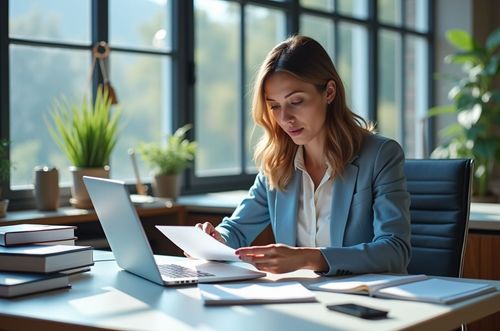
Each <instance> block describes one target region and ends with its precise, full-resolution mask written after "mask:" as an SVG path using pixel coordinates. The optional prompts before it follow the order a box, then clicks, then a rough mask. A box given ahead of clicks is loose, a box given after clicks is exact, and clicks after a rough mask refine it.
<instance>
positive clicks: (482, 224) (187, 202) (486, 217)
mask: <svg viewBox="0 0 500 331" xmlns="http://www.w3.org/2000/svg"><path fill="white" fill-rule="evenodd" d="M247 194H248V191H246V190H239V191H227V192H218V193H208V194H199V195H190V196H181V197H179V199H178V200H177V201H176V203H175V204H169V205H168V206H158V205H157V204H153V205H149V206H148V205H146V204H143V205H141V206H139V207H138V208H137V211H138V214H139V216H154V215H164V214H171V213H184V212H186V211H187V212H194V213H216V214H225V215H231V214H232V213H233V211H234V209H235V208H236V207H237V206H238V204H239V203H240V202H241V200H243V199H244V198H245V197H246V196H247ZM68 218H71V221H74V222H90V221H94V220H95V219H96V215H95V212H94V211H93V210H90V211H89V210H85V209H75V208H72V207H62V208H59V210H58V211H55V212H41V211H37V210H25V211H9V212H8V213H7V216H6V217H4V218H1V219H0V223H9V224H16V223H21V222H26V221H32V222H38V223H50V224H58V223H61V224H62V223H63V222H68ZM4 225H6V224H4ZM469 229H470V230H477V231H500V204H498V203H476V202H473V203H471V208H470V222H469Z"/></svg>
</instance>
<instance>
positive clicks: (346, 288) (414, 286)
mask: <svg viewBox="0 0 500 331" xmlns="http://www.w3.org/2000/svg"><path fill="white" fill-rule="evenodd" d="M309 288H310V289H312V290H319V291H331V292H342V293H361V294H362V293H365V294H368V295H370V296H374V297H380V298H391V299H401V300H412V301H423V302H432V303H440V304H451V303H454V302H457V301H461V300H465V299H468V298H471V297H475V296H480V295H483V294H486V293H489V292H494V291H496V288H495V287H494V286H492V285H489V284H487V283H481V282H479V281H478V282H470V281H466V280H461V279H445V278H434V277H429V276H426V275H388V274H366V275H358V276H354V277H346V278H340V279H332V280H328V281H323V282H319V283H316V284H311V285H309Z"/></svg>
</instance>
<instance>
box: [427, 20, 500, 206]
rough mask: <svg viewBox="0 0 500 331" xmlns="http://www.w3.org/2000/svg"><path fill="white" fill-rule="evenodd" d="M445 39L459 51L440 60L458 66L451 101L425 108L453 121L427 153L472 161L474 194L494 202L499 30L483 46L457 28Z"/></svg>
mask: <svg viewBox="0 0 500 331" xmlns="http://www.w3.org/2000/svg"><path fill="white" fill-rule="evenodd" d="M446 38H447V39H448V41H449V42H450V43H451V44H452V45H453V46H455V47H456V48H457V49H458V51H457V52H455V53H453V54H450V55H448V56H447V57H446V58H445V61H447V62H449V63H455V64H461V65H462V69H463V72H464V75H463V76H462V77H457V78H455V79H454V81H455V85H454V86H453V87H452V89H451V90H450V92H449V98H450V99H451V100H452V101H453V103H452V104H451V105H447V106H440V107H435V108H432V109H431V110H430V112H429V115H430V116H436V115H441V114H450V113H451V114H455V115H456V117H457V121H456V123H453V124H451V125H449V126H447V127H446V128H444V129H443V131H442V134H443V136H444V137H446V138H447V141H446V143H445V144H443V145H441V146H439V147H438V148H437V149H436V150H434V151H433V153H432V157H437V158H472V159H474V161H475V170H474V182H473V198H474V199H475V200H476V201H478V200H481V201H492V202H493V201H495V200H496V199H497V198H496V197H495V196H493V195H492V194H491V192H490V188H489V187H488V184H489V182H490V180H491V178H490V175H491V173H492V171H493V166H494V164H495V161H498V160H500V91H499V90H498V89H496V88H495V86H494V81H495V80H496V79H498V78H499V76H500V75H499V72H500V52H499V50H500V47H499V46H500V29H496V30H495V31H493V32H492V33H491V34H490V35H489V37H488V38H487V41H486V45H480V44H479V43H478V42H477V41H476V40H474V39H473V38H472V36H471V35H470V34H468V33H467V32H465V31H462V30H450V31H448V32H447V34H446ZM489 196H492V197H491V198H488V197H489Z"/></svg>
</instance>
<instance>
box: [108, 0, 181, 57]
mask: <svg viewBox="0 0 500 331" xmlns="http://www.w3.org/2000/svg"><path fill="white" fill-rule="evenodd" d="M170 8H171V5H170V1H168V0H159V1H147V0H141V1H138V0H110V1H109V21H110V25H109V40H110V43H111V45H113V46H121V47H133V48H149V49H151V48H154V49H160V50H170V48H171V38H172V28H171V26H172V24H171V23H170V21H171V17H170V13H171V11H172V10H171V9H170Z"/></svg>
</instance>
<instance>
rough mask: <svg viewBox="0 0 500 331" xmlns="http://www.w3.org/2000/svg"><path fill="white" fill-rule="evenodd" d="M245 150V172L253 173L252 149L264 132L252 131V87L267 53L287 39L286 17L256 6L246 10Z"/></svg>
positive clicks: (278, 12)
mask: <svg viewBox="0 0 500 331" xmlns="http://www.w3.org/2000/svg"><path fill="white" fill-rule="evenodd" d="M245 19H246V21H245V23H246V30H245V31H246V33H245V56H246V58H245V59H246V64H245V75H246V84H245V88H244V91H242V92H243V93H244V95H245V106H246V109H245V110H246V111H245V121H246V122H245V147H246V148H245V149H246V156H245V158H246V164H245V167H246V171H247V172H250V173H252V172H256V168H255V162H254V161H253V152H254V147H255V144H256V143H257V141H258V140H259V138H260V137H261V135H262V133H263V131H262V130H261V129H260V128H256V129H255V130H253V129H254V123H253V119H252V116H251V104H252V85H253V82H254V78H255V75H256V74H257V71H258V69H259V66H260V64H261V63H262V61H264V58H265V57H266V55H267V53H268V52H269V51H270V50H271V49H272V48H273V47H274V46H276V45H277V44H278V43H279V42H280V41H282V40H284V39H285V38H286V30H285V26H286V25H285V23H286V21H285V14H284V13H283V12H282V11H279V10H272V9H267V8H262V7H257V6H250V5H249V6H247V7H245Z"/></svg>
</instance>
